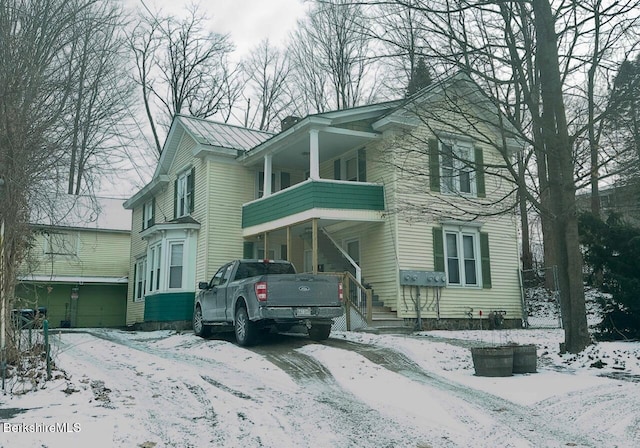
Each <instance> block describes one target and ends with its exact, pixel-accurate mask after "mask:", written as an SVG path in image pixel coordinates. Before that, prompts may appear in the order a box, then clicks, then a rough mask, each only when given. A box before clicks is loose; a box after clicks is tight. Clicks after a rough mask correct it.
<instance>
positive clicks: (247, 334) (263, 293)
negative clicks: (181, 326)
mask: <svg viewBox="0 0 640 448" xmlns="http://www.w3.org/2000/svg"><path fill="white" fill-rule="evenodd" d="M198 287H199V289H200V292H199V293H198V294H197V296H196V299H195V304H194V307H193V331H194V332H195V334H197V335H198V336H203V337H204V336H207V335H209V334H210V333H211V331H213V330H217V331H225V330H227V331H228V330H234V331H235V334H236V339H237V341H238V344H240V345H244V346H247V345H252V344H255V343H256V342H257V340H258V337H259V335H260V332H261V331H263V330H264V331H267V330H271V329H275V330H276V331H287V330H289V329H291V328H292V327H293V326H294V325H299V324H302V325H304V326H306V328H307V332H308V334H309V337H310V338H311V339H313V340H315V341H321V340H325V339H327V338H328V337H329V334H330V333H331V324H332V323H333V318H335V317H338V316H341V315H342V314H343V312H344V309H343V306H342V283H341V282H340V279H339V278H338V277H336V276H331V275H311V274H296V271H295V269H294V267H293V265H292V264H291V263H289V262H288V261H277V260H235V261H232V262H230V263H227V264H225V265H224V266H222V267H221V268H220V269H218V272H216V274H215V275H214V276H213V278H212V279H211V281H210V282H208V283H207V282H200V283H199V284H198Z"/></svg>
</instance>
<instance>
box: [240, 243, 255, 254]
mask: <svg viewBox="0 0 640 448" xmlns="http://www.w3.org/2000/svg"><path fill="white" fill-rule="evenodd" d="M253 247H254V246H253V242H252V241H245V242H244V243H243V245H242V257H243V258H254V255H253V252H254V251H253Z"/></svg>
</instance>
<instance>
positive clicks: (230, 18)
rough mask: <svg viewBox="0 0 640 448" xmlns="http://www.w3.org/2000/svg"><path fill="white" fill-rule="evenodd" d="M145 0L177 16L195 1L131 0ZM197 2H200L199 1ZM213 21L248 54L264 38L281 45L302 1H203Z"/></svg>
mask: <svg viewBox="0 0 640 448" xmlns="http://www.w3.org/2000/svg"><path fill="white" fill-rule="evenodd" d="M129 1H131V2H135V3H136V4H141V3H142V1H144V3H146V4H147V6H148V7H149V8H150V9H152V10H153V9H154V8H161V10H162V11H165V12H171V13H173V14H176V15H181V14H184V11H186V8H187V7H188V6H189V5H191V4H193V3H194V2H193V0H129ZM196 3H198V2H196ZM199 4H200V5H201V7H202V9H203V10H204V11H206V14H207V16H208V17H209V19H210V22H211V31H214V32H217V33H223V34H225V33H228V34H229V35H230V36H231V39H232V41H233V42H234V43H235V45H236V50H237V52H238V53H239V54H246V52H248V51H249V50H250V49H251V48H253V47H255V46H256V45H258V43H259V42H260V41H261V40H263V39H265V38H269V40H270V41H271V42H272V43H274V44H276V45H280V44H282V43H284V41H285V40H286V38H287V36H288V34H289V33H290V32H291V31H292V30H293V28H294V27H295V24H296V20H297V19H298V18H300V17H302V16H303V15H304V11H305V8H306V5H304V2H303V0H208V1H204V0H202V1H200V2H199Z"/></svg>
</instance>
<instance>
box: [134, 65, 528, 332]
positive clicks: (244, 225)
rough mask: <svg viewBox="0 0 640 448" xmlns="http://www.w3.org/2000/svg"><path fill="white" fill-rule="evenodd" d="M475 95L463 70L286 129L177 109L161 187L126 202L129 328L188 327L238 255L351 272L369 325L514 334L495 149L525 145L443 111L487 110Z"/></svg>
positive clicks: (510, 245) (507, 217)
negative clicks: (129, 217) (495, 322)
mask: <svg viewBox="0 0 640 448" xmlns="http://www.w3.org/2000/svg"><path fill="white" fill-rule="evenodd" d="M476 90H477V87H475V85H473V84H472V83H471V82H470V80H468V78H465V77H463V76H457V77H452V78H450V79H448V80H446V81H444V82H442V83H439V84H435V85H433V86H430V87H428V88H426V89H425V90H423V91H421V92H419V93H418V94H416V96H414V97H411V98H409V99H407V100H399V101H391V102H386V103H381V104H373V105H368V106H362V107H356V108H352V109H347V110H338V111H332V112H326V113H320V114H315V115H310V116H307V117H303V118H297V117H289V118H288V119H287V120H284V121H283V129H282V131H281V132H279V133H277V134H271V133H268V132H262V131H257V130H251V129H246V128H242V127H236V126H232V125H227V124H221V123H214V122H211V121H207V120H202V119H196V118H191V117H186V116H181V115H178V116H176V117H175V119H174V120H173V123H172V125H171V129H170V131H169V134H168V136H167V139H166V142H165V145H164V148H163V152H162V155H161V157H160V160H159V163H158V166H157V168H156V171H155V173H154V175H153V178H152V180H151V182H150V183H149V184H148V185H146V186H145V187H144V188H143V189H142V190H140V191H138V192H137V193H136V194H135V195H133V196H132V197H131V198H130V199H129V200H127V201H126V203H125V207H126V208H128V209H131V210H132V212H133V221H132V222H133V224H132V226H133V227H132V228H133V233H132V238H131V256H132V258H131V266H130V271H131V272H133V273H134V275H132V276H131V278H130V282H129V298H128V302H127V325H141V326H144V325H146V326H149V327H158V326H162V325H169V324H170V325H177V324H178V323H182V324H184V325H185V326H188V325H189V323H190V320H191V316H192V311H193V298H194V293H195V292H196V285H197V282H198V281H208V280H209V279H210V278H211V277H212V276H213V274H214V273H215V272H216V270H217V269H218V268H219V267H220V266H221V265H223V264H224V263H225V262H227V261H228V260H230V259H236V258H280V259H287V260H290V261H291V262H293V263H294V265H295V266H296V267H297V269H298V271H304V272H314V273H316V272H325V273H328V272H334V273H335V272H340V273H344V272H349V273H350V274H349V275H348V277H345V279H346V281H347V283H348V285H346V286H347V288H346V290H347V293H346V295H347V296H348V297H349V298H350V302H349V304H350V306H352V308H353V309H356V310H357V311H358V313H359V314H360V316H361V317H362V319H361V320H363V321H364V322H366V323H365V324H364V325H374V324H375V319H376V317H378V312H380V315H379V317H380V318H382V317H385V318H388V317H391V319H392V322H396V324H397V323H400V324H404V323H408V324H413V323H415V322H418V323H419V325H420V326H421V327H431V326H438V327H456V326H460V325H464V326H467V327H468V326H469V325H477V324H478V319H479V317H480V315H481V314H483V315H484V316H485V317H486V316H487V315H488V314H489V313H490V312H492V311H494V312H500V314H501V315H502V316H504V317H506V319H507V320H508V321H511V324H512V325H518V326H519V325H520V322H521V317H522V301H521V296H520V288H519V265H518V243H517V232H516V221H515V219H514V218H515V217H514V216H513V214H512V213H510V212H508V211H505V212H500V213H498V209H497V208H496V207H498V206H497V205H496V204H499V203H504V198H505V197H508V193H509V192H511V191H512V189H513V185H512V184H510V183H509V182H508V181H505V179H504V176H501V175H500V174H504V173H500V172H499V168H496V167H499V166H500V165H504V161H503V159H502V156H501V155H500V154H499V153H498V151H497V150H496V149H494V146H492V145H491V144H488V143H491V142H492V141H496V142H498V141H507V142H510V143H509V145H508V146H509V147H508V148H505V150H508V151H511V150H513V149H514V148H513V146H517V145H515V144H514V142H513V139H512V138H510V137H509V138H506V139H502V138H501V137H503V136H501V135H500V134H499V133H498V132H497V131H496V130H495V129H494V127H495V126H493V124H492V123H491V121H492V120H493V118H491V119H490V120H487V121H486V122H484V123H483V122H480V121H478V123H476V125H475V126H473V127H468V128H465V129H462V128H461V126H460V123H469V119H468V117H465V119H462V118H460V117H458V116H457V115H456V111H458V110H460V109H459V108H458V107H456V108H449V109H448V110H446V111H444V110H443V111H442V113H435V112H436V109H437V108H436V106H438V105H439V106H440V107H442V106H443V104H444V103H446V102H447V101H448V100H449V98H451V97H455V98H456V99H457V101H466V102H467V108H468V110H470V111H472V112H473V113H480V114H487V113H488V112H487V110H486V108H485V109H482V108H478V107H476V105H475V103H474V102H473V101H475V100H474V98H476V96H477V92H476ZM452 92H457V94H456V95H451V93H452ZM474 95H476V96H474ZM470 99H471V100H472V101H470ZM478 104H479V103H478ZM483 107H486V106H483ZM476 109H478V111H475V110H476ZM421 111H429V114H423V113H421ZM474 111H475V112H474ZM491 114H493V115H491V116H492V117H494V116H496V112H495V111H491ZM487 136H490V139H489V140H488V139H487ZM489 164H490V165H491V166H492V167H493V168H492V170H490V171H489V170H485V165H486V166H489ZM462 205H464V207H463V206H462ZM467 208H472V209H475V210H476V211H477V213H474V212H473V211H471V212H469V210H466V209H467ZM507 209H509V207H507ZM351 311H352V310H351ZM481 311H482V312H483V313H481ZM347 315H348V316H351V313H348V314H347ZM474 320H475V322H473V321H474ZM387 321H388V319H387ZM387 321H385V322H387ZM348 325H349V324H348ZM349 326H350V327H351V328H353V322H352V323H351V325H349Z"/></svg>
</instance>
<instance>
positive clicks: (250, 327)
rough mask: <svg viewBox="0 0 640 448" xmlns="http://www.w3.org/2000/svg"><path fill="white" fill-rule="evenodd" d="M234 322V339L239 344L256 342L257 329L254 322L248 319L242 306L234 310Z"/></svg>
mask: <svg viewBox="0 0 640 448" xmlns="http://www.w3.org/2000/svg"><path fill="white" fill-rule="evenodd" d="M234 324H235V332H236V341H238V344H239V345H242V346H243V347H248V346H250V345H253V344H255V343H256V338H257V336H258V329H257V328H256V324H254V323H253V322H251V320H249V315H248V314H247V309H246V308H245V307H244V306H241V307H239V308H238V309H237V310H236V316H235V322H234Z"/></svg>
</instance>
